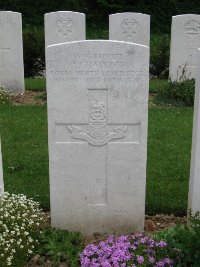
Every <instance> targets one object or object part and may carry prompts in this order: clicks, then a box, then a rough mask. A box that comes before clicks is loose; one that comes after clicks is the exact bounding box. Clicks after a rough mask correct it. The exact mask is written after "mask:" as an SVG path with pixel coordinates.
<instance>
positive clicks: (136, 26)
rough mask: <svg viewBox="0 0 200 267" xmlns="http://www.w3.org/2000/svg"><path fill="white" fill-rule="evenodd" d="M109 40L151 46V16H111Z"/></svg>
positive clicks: (123, 14)
mask: <svg viewBox="0 0 200 267" xmlns="http://www.w3.org/2000/svg"><path fill="white" fill-rule="evenodd" d="M109 39H110V40H119V41H127V42H133V43H139V44H144V45H147V46H149V40H150V16H149V15H146V14H142V13H133V12H125V13H116V14H111V15H110V16H109Z"/></svg>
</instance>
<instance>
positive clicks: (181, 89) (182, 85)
mask: <svg viewBox="0 0 200 267" xmlns="http://www.w3.org/2000/svg"><path fill="white" fill-rule="evenodd" d="M194 93H195V80H194V79H182V80H180V81H175V82H172V81H171V80H169V81H168V83H167V84H164V85H163V86H161V89H160V90H159V91H158V93H157V95H156V96H155V98H154V103H155V104H157V105H168V106H169V105H170V106H177V107H183V106H185V107H191V106H193V105H194Z"/></svg>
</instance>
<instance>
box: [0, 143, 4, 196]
mask: <svg viewBox="0 0 200 267" xmlns="http://www.w3.org/2000/svg"><path fill="white" fill-rule="evenodd" d="M3 192H4V183H3V162H2V154H1V138H0V195H1V194H2V193H3Z"/></svg>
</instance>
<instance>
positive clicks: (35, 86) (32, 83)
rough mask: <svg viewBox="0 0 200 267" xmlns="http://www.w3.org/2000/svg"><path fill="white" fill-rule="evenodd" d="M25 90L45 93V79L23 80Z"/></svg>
mask: <svg viewBox="0 0 200 267" xmlns="http://www.w3.org/2000/svg"><path fill="white" fill-rule="evenodd" d="M25 88H26V90H32V91H45V90H46V79H45V78H26V79H25Z"/></svg>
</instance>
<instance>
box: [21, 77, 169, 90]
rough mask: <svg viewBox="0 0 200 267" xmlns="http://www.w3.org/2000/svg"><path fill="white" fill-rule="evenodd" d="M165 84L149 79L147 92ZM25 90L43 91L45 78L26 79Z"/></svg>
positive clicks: (161, 81) (165, 81)
mask: <svg viewBox="0 0 200 267" xmlns="http://www.w3.org/2000/svg"><path fill="white" fill-rule="evenodd" d="M166 83H167V80H160V79H151V80H150V81H149V92H150V93H157V92H158V90H159V88H160V87H161V86H162V85H164V84H166ZM25 88H26V90H33V91H45V90H46V80H45V78H34V79H33V78H27V79H25Z"/></svg>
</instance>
